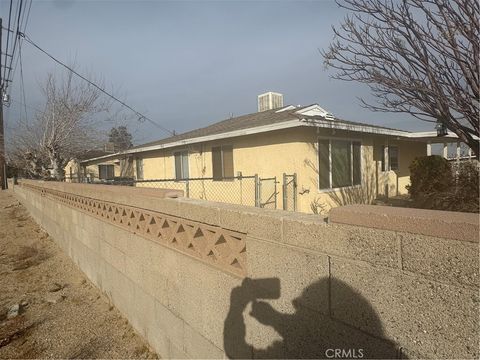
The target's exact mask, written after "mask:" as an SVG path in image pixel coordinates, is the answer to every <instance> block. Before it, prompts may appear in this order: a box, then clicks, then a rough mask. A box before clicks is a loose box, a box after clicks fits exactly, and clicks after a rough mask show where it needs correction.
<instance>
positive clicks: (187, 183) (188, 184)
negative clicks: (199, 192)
mask: <svg viewBox="0 0 480 360" xmlns="http://www.w3.org/2000/svg"><path fill="white" fill-rule="evenodd" d="M185 193H186V194H185V195H186V196H187V198H189V197H190V182H189V181H188V179H187V181H186V182H185Z"/></svg>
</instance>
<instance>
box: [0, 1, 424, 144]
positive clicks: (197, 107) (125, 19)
mask: <svg viewBox="0 0 480 360" xmlns="http://www.w3.org/2000/svg"><path fill="white" fill-rule="evenodd" d="M16 1H17V0H14V3H15V2H16ZM8 8H9V0H0V16H1V17H2V18H3V19H4V20H3V21H4V22H5V21H6V19H7V18H8ZM345 15H346V13H345V11H344V10H343V9H340V8H339V7H338V6H337V4H336V3H335V2H333V1H330V0H324V1H322V0H317V1H175V2H173V1H172V2H168V1H120V0H117V1H60V0H58V1H41V0H33V5H32V8H31V13H30V17H29V21H28V24H27V29H26V34H27V35H28V36H29V37H30V38H31V39H32V40H33V41H34V42H35V43H36V44H38V45H39V46H40V47H42V48H43V49H45V50H47V51H48V52H49V53H51V54H52V55H53V56H55V57H57V58H58V59H60V60H62V61H64V62H66V63H72V61H74V62H75V64H76V70H77V71H79V72H80V73H85V74H90V75H93V76H94V77H95V78H98V79H102V80H103V82H104V84H105V86H106V88H107V89H109V91H110V90H112V91H113V93H114V94H115V95H117V96H119V97H120V98H121V99H123V100H125V102H126V103H127V104H129V105H130V106H131V107H133V108H135V109H136V110H137V111H139V112H140V113H142V114H145V115H146V116H148V117H149V118H151V119H152V120H154V121H156V122H158V123H159V124H161V125H162V126H163V127H165V128H167V129H169V130H175V132H176V133H181V132H184V131H188V130H191V129H195V128H198V127H202V126H206V125H209V124H211V123H214V122H217V121H220V120H223V119H226V118H229V117H231V116H232V115H233V116H239V115H243V114H248V113H252V112H255V111H257V95H259V94H261V93H263V92H266V91H276V92H280V93H282V94H283V95H284V103H285V104H293V105H308V104H312V103H318V104H319V105H320V106H322V107H323V108H324V109H326V110H327V111H329V112H330V113H332V114H334V115H335V116H336V117H339V118H343V119H346V120H351V121H358V122H365V123H371V124H377V125H383V126H387V127H392V128H398V129H404V130H412V131H422V130H433V129H432V128H431V124H428V123H424V122H420V121H419V120H416V119H414V118H412V117H410V116H408V115H398V114H386V113H374V112H372V111H370V110H367V109H364V108H362V106H361V104H360V101H359V100H358V98H359V97H363V98H366V99H370V100H371V99H372V97H371V95H370V92H369V89H368V87H367V86H365V85H361V84H356V83H352V82H343V81H340V80H335V79H332V78H331V75H332V74H333V72H332V71H331V70H328V69H325V67H324V66H323V59H322V56H321V54H320V51H319V50H321V49H326V48H327V47H328V45H329V43H330V42H331V41H332V40H333V31H332V28H331V27H332V25H339V24H340V23H341V21H342V19H343V18H344V16H345ZM22 64H23V77H24V84H25V98H26V101H25V103H26V104H27V106H28V108H27V117H32V116H33V115H34V113H35V110H33V109H34V108H42V107H43V103H44V98H43V96H42V93H41V91H40V86H39V85H40V84H41V83H42V82H43V81H44V79H45V77H46V74H47V73H49V72H54V73H58V72H59V71H62V69H61V67H60V66H58V65H57V64H55V63H54V62H53V61H52V60H51V59H49V58H48V57H47V56H45V55H44V54H42V53H41V52H39V51H38V50H37V49H35V48H34V47H32V46H31V45H30V44H28V43H26V42H24V43H23V45H22ZM20 80H21V77H20V71H18V69H17V70H16V71H15V78H14V81H13V85H12V89H11V98H12V102H11V105H10V107H9V108H7V109H5V122H6V126H7V135H8V134H9V132H10V133H11V132H12V129H13V128H14V126H15V122H16V121H17V120H18V119H19V118H22V117H25V111H24V106H23V105H21V102H23V95H22V94H23V93H22V91H21V86H20V84H21V81H20ZM125 114H128V115H129V116H128V118H127V120H118V121H116V122H115V123H104V124H103V125H102V126H104V127H105V128H109V127H111V126H115V125H122V124H126V125H127V126H128V128H129V130H130V131H131V132H132V134H133V136H134V139H135V143H136V144H140V143H142V142H147V141H151V140H157V139H161V138H164V137H165V136H167V134H166V133H165V132H163V131H162V130H160V129H159V128H157V127H155V126H154V125H152V124H150V123H148V122H140V121H138V120H137V118H136V117H135V116H133V115H132V114H131V112H129V111H127V110H125Z"/></svg>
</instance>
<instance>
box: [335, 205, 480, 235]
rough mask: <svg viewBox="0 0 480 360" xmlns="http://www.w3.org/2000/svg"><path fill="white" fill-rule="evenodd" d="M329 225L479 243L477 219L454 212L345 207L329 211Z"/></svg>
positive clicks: (383, 207)
mask: <svg viewBox="0 0 480 360" xmlns="http://www.w3.org/2000/svg"><path fill="white" fill-rule="evenodd" d="M329 220H330V221H331V222H332V223H338V224H348V225H357V226H364V227H370V228H377V229H384V230H393V231H400V232H408V233H413V234H422V235H427V236H434V237H440V238H445V239H454V240H460V241H467V242H473V243H478V242H479V228H480V226H479V222H480V221H479V216H478V214H472V213H461V212H454V211H439V210H424V209H411V208H398V207H393V206H377V205H348V206H341V207H338V208H334V209H332V210H331V211H330V217H329Z"/></svg>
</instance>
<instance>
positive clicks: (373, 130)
mask: <svg viewBox="0 0 480 360" xmlns="http://www.w3.org/2000/svg"><path fill="white" fill-rule="evenodd" d="M300 126H313V127H319V128H326V129H336V130H348V131H354V132H359V133H369V134H378V135H386V136H398V137H403V138H411V139H422V138H429V137H436V132H435V131H431V132H417V133H412V132H409V131H403V130H393V129H384V128H379V127H376V126H370V125H363V124H358V125H355V124H346V123H342V122H337V121H328V120H319V119H314V120H313V119H301V120H300V119H294V120H287V121H284V122H281V123H277V124H271V125H264V126H257V127H254V128H248V129H242V130H235V131H230V132H227V133H220V134H214V135H207V136H200V137H196V138H191V139H185V140H179V141H175V142H171V143H166V144H159V145H151V146H144V147H141V148H138V149H132V150H126V151H123V152H120V153H116V154H111V155H104V156H100V157H97V158H93V159H88V160H84V161H81V162H80V163H81V164H86V163H89V162H93V161H97V160H105V159H109V158H115V157H119V156H124V155H128V154H137V153H142V152H147V151H155V150H162V149H168V148H173V147H177V146H185V145H189V144H196V143H201V142H207V141H214V140H220V139H228V138H232V137H237V136H245V135H253V134H260V133H265V132H269V131H274V130H281V129H289V128H294V127H300ZM447 136H448V137H450V138H455V137H456V135H455V134H449V135H447Z"/></svg>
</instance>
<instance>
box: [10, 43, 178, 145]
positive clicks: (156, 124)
mask: <svg viewBox="0 0 480 360" xmlns="http://www.w3.org/2000/svg"><path fill="white" fill-rule="evenodd" d="M19 35H20V37H22V38H24V39H25V41H26V42H28V43H29V44H31V45H32V46H34V47H35V48H37V49H38V50H40V51H41V52H42V53H44V54H45V55H47V56H48V57H49V58H50V59H52V60H53V61H55V62H56V63H58V64H60V65H61V66H63V67H64V68H66V69H67V70H69V71H71V72H72V73H74V74H75V75H77V76H78V77H79V78H81V79H82V80H84V81H86V82H87V83H89V84H90V85H92V86H93V87H95V88H96V89H98V90H99V91H101V92H102V93H104V94H105V95H107V96H108V97H110V98H111V99H113V100H115V101H117V102H118V103H120V104H121V105H123V106H124V107H126V108H127V109H129V110H131V111H133V112H134V113H135V115H137V116H138V117H139V119H138V120H139V121H142V120H147V121H148V122H150V123H151V124H153V125H155V126H157V127H158V128H159V129H161V130H163V131H165V132H166V133H168V134H170V135H172V136H173V135H174V133H173V132H172V131H170V130H168V129H167V128H165V127H163V126H162V125H160V124H158V123H157V122H155V121H153V120H152V119H150V118H148V117H147V116H145V115H143V114H142V113H140V112H138V111H137V110H135V109H134V108H132V107H131V106H130V105H128V104H126V103H125V102H123V101H122V100H120V99H118V98H117V97H115V96H114V95H112V94H110V93H108V92H107V91H106V90H104V89H103V88H101V87H100V86H98V85H97V84H95V83H94V82H92V81H90V80H88V79H87V78H86V77H84V76H83V75H81V74H79V73H78V72H76V71H75V70H74V69H72V68H71V67H69V66H68V65H66V64H64V63H63V62H61V61H60V60H58V59H57V58H55V57H54V56H53V55H51V54H49V53H48V52H47V51H46V50H44V49H42V48H41V47H40V46H38V45H37V44H35V43H34V42H33V41H32V40H31V39H30V38H29V37H28V35H26V34H25V33H20V34H19Z"/></svg>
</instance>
